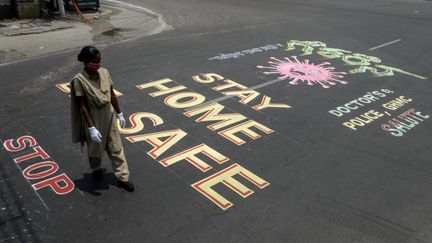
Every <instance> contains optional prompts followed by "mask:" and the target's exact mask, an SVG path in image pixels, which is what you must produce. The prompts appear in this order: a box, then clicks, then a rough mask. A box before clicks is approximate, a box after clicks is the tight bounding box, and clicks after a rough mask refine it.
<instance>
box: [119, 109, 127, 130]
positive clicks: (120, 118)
mask: <svg viewBox="0 0 432 243" xmlns="http://www.w3.org/2000/svg"><path fill="white" fill-rule="evenodd" d="M117 116H118V118H119V121H120V127H121V128H124V127H125V126H126V120H125V118H124V116H123V112H120V113H118V114H117Z"/></svg>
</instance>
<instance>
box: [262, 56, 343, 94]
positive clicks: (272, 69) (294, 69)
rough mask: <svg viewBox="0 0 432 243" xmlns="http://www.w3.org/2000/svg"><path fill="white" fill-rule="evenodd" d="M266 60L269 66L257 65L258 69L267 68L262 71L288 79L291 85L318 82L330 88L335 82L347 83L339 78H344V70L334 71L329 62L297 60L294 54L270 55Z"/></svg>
mask: <svg viewBox="0 0 432 243" xmlns="http://www.w3.org/2000/svg"><path fill="white" fill-rule="evenodd" d="M270 59H271V60H270V61H268V64H269V66H257V68H259V69H267V70H268V71H265V72H263V73H264V74H265V75H273V74H278V75H280V76H279V78H278V79H281V80H285V79H288V80H290V81H289V83H290V84H292V85H298V84H300V83H307V84H308V85H316V84H319V85H321V86H322V87H323V88H326V89H327V88H330V87H331V86H333V85H336V84H338V83H339V84H347V83H348V82H347V81H344V80H340V79H342V78H344V75H345V74H346V73H345V72H335V71H334V69H335V68H334V67H330V66H329V65H330V63H328V62H324V63H321V64H318V65H315V64H313V63H310V62H309V60H307V59H305V60H304V61H299V60H298V59H297V57H296V56H291V58H289V57H285V58H284V59H283V60H279V59H277V58H275V57H271V58H270Z"/></svg>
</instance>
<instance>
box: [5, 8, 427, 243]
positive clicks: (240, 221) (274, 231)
mask: <svg viewBox="0 0 432 243" xmlns="http://www.w3.org/2000/svg"><path fill="white" fill-rule="evenodd" d="M129 3H131V4H136V5H140V6H144V7H146V8H149V9H152V10H153V11H155V12H157V13H160V14H162V15H163V16H164V18H165V20H166V21H167V22H168V24H170V25H171V26H172V27H173V30H171V31H167V32H164V33H162V34H159V35H155V36H151V37H145V38H141V39H138V40H134V41H130V42H124V43H120V44H115V45H111V46H108V47H105V48H102V49H101V50H102V59H103V65H104V66H105V67H106V68H108V69H109V70H110V72H111V75H112V77H113V79H114V84H115V88H116V90H118V91H119V92H121V93H122V94H123V95H122V96H120V97H119V102H120V106H121V107H122V110H123V113H124V114H126V115H127V116H132V115H134V114H136V113H139V112H146V114H147V116H149V114H153V115H151V116H152V117H153V121H152V120H151V119H148V118H143V119H142V121H143V124H144V127H141V130H140V129H138V128H137V129H136V130H135V131H131V130H126V131H128V132H129V133H128V134H126V133H125V134H123V135H122V137H123V145H124V148H125V151H126V156H127V159H128V162H129V167H130V170H131V181H132V182H134V183H135V185H136V187H137V189H136V191H135V192H133V193H128V192H126V191H124V190H121V189H119V188H118V187H116V185H115V177H114V175H113V173H112V169H111V168H110V163H109V161H108V159H107V158H105V161H104V167H105V168H106V171H105V175H104V180H103V181H99V182H98V181H95V180H94V179H93V178H92V177H91V174H90V169H89V167H88V164H87V161H86V155H85V153H81V151H80V147H79V145H77V144H72V143H71V138H70V122H69V120H70V115H69V114H70V110H69V109H70V107H69V97H68V94H67V93H64V92H62V91H61V90H60V89H58V88H57V87H56V84H59V83H63V82H67V81H68V80H70V79H71V78H72V77H73V75H74V74H75V73H77V72H79V71H80V69H81V66H80V64H79V63H77V62H76V54H77V53H75V52H73V51H71V52H67V53H61V54H55V55H51V56H49V57H44V58H39V59H34V60H29V61H25V62H20V63H15V64H11V65H8V66H3V67H0V76H1V86H2V87H1V89H0V116H1V123H0V129H1V130H0V138H1V140H2V142H3V143H4V146H3V148H2V150H1V151H0V162H1V163H0V166H1V167H0V182H1V183H0V197H1V200H0V215H1V216H0V237H1V239H2V240H4V241H17V242H19V241H21V242H30V241H33V242H38V241H41V242H59V241H66V242H391V243H394V242H432V207H431V205H432V190H431V189H430V185H431V183H432V163H431V161H430V158H431V156H432V151H431V149H430V137H431V136H432V123H431V118H430V117H429V115H432V105H431V101H432V98H431V96H430V90H431V88H432V85H431V84H430V80H431V77H432V72H431V69H430V63H431V62H432V58H431V54H432V52H431V48H430V45H431V43H432V34H431V30H432V22H431V21H432V5H431V4H432V3H431V2H430V1H420V0H418V1H387V0H380V1H376V0H374V1H372V0H366V1H352V0H345V1H334V0H333V1H329V0H315V1H300V0H298V1H291V0H286V1H282V0H279V1H278V0H268V1H255V0H254V1H252V0H249V1H246V0H237V1H228V0H213V1H202V0H200V1H198V0H195V1H192V0H181V1H179V0H169V1H156V0H147V1H145V3H143V2H141V1H130V2H129ZM272 58H275V59H272ZM307 60H308V61H307ZM269 61H270V62H271V63H269ZM216 74H217V75H216ZM204 75H206V76H204ZM162 79H170V80H165V81H166V83H165V85H166V87H169V88H170V87H174V86H180V85H181V86H184V89H183V90H178V91H174V92H172V93H169V94H163V95H159V96H157V95H156V96H155V97H153V96H151V95H149V94H150V93H153V92H156V91H157V88H156V87H152V86H151V85H147V86H148V87H147V88H143V86H141V87H142V88H143V89H139V88H138V87H137V86H139V85H142V84H146V83H150V82H154V81H158V80H162ZM228 84H231V86H229V85H228ZM223 85H225V86H223ZM231 91H237V92H231ZM254 91H255V92H254ZM184 92H187V93H184ZM181 93H183V96H181V95H182V94H181ZM182 97H183V98H182ZM216 102H217V103H218V104H220V106H219V107H220V108H223V109H222V110H220V114H228V113H231V114H232V115H231V116H225V118H226V119H227V118H232V119H235V118H238V120H234V121H233V122H232V123H230V120H225V123H222V122H223V121H224V120H220V119H222V118H221V117H220V116H219V118H218V117H217V116H216V115H215V113H213V116H212V115H211V114H207V116H204V114H205V112H203V113H199V112H198V111H196V110H197V109H198V108H201V111H203V109H204V108H205V107H206V106H203V104H204V105H207V107H209V105H212V104H213V105H214V104H215V103H216ZM214 106H216V105H214ZM204 110H205V109H204ZM194 111H195V113H194ZM155 117H157V118H159V120H158V119H156V118H155ZM155 119H156V120H155ZM212 119H213V120H212ZM218 119H219V120H218ZM138 123H139V122H138ZM138 123H137V124H138ZM153 123H156V125H154V124H153ZM240 124H242V125H240ZM211 125H213V126H211ZM128 127H131V123H130V122H129V123H128ZM162 132H165V133H162ZM142 134H147V135H148V134H152V135H153V137H150V138H149V136H147V139H153V140H152V141H150V142H148V141H144V140H142V141H137V140H139V137H137V135H142ZM172 134H177V135H176V137H175V139H174V138H173V137H174V136H173V135H172ZM170 135H172V136H170ZM182 135H184V136H183V137H182ZM22 136H31V137H33V138H34V139H35V141H31V140H30V139H29V140H22V141H21V143H22V144H21V145H23V146H22V147H24V146H25V148H24V149H22V150H20V144H19V143H18V142H17V140H16V139H18V138H20V137H22ZM132 136H134V138H135V140H133V139H131V137H132ZM179 137H180V138H181V139H179ZM27 138H29V137H27ZM127 138H129V139H127ZM141 138H142V137H141ZM10 139H14V140H12V142H11V143H10V144H9V146H7V144H8V142H7V141H8V140H9V141H11V140H10ZM156 139H159V145H155V141H156V142H157V140H156ZM31 142H33V143H31ZM151 142H152V143H151ZM152 144H153V145H152ZM203 144H205V145H203ZM198 145H201V146H200V147H197V146H198ZM37 146H39V147H37ZM155 146H156V147H157V146H159V147H162V149H155ZM37 148H42V149H43V150H44V151H45V152H46V153H47V154H48V155H46V156H44V158H42V157H41V156H37V155H35V156H33V157H34V158H30V157H25V156H26V155H28V154H31V153H34V151H40V150H37ZM191 148H195V149H194V150H190V149H191ZM35 149H36V150H35ZM165 149H166V150H165ZM200 149H201V150H200ZM8 150H9V151H8ZM18 150H19V151H18ZM155 151H156V152H155ZM185 151H189V154H187V153H185ZM191 151H192V152H191ZM193 152H195V153H193ZM185 154H186V155H189V158H188V160H186V159H187V156H183V157H182V155H185ZM193 155H195V156H196V157H192V156H193ZM23 156H24V157H23ZM43 161H54V162H55V164H56V165H58V170H56V171H55V172H54V169H55V167H56V166H55V165H53V163H49V162H48V163H46V164H43V165H45V166H43V167H42V165H41V164H40V162H43ZM39 166H40V167H39ZM32 169H33V170H32ZM23 171H24V172H23ZM63 173H64V174H63ZM62 175H63V177H61V176H62ZM25 176H26V177H27V178H28V179H26V178H25ZM66 176H67V177H66ZM53 178H54V179H53ZM56 178H57V180H59V179H64V180H66V181H67V179H66V178H70V180H71V181H73V183H74V186H75V187H74V189H73V190H67V189H68V188H67V187H66V186H67V185H68V183H60V184H59V188H57V192H60V193H61V192H63V193H64V194H63V195H59V194H57V193H56V192H55V190H53V189H52V188H51V189H50V186H49V182H51V183H53V182H54V181H55V179H56ZM50 179H51V181H49V180H50ZM47 180H48V182H47ZM44 182H45V183H44ZM51 185H53V184H51ZM61 188H63V191H62V189H61Z"/></svg>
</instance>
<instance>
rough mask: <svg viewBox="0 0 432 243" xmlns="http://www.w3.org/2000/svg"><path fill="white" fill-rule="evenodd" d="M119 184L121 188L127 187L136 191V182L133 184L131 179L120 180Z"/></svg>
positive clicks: (128, 189) (126, 188)
mask: <svg viewBox="0 0 432 243" xmlns="http://www.w3.org/2000/svg"><path fill="white" fill-rule="evenodd" d="M118 186H119V187H120V188H123V189H125V190H126V191H128V192H133V191H135V186H134V184H132V182H129V181H118Z"/></svg>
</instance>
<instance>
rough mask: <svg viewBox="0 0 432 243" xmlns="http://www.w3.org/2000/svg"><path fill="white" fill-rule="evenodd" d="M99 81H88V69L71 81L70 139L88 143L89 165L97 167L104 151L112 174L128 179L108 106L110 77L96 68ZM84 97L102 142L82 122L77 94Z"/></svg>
mask: <svg viewBox="0 0 432 243" xmlns="http://www.w3.org/2000/svg"><path fill="white" fill-rule="evenodd" d="M98 73H99V80H98V81H93V80H90V78H89V75H88V74H87V72H85V71H83V72H82V73H80V74H78V75H76V76H75V77H74V79H73V80H72V82H71V98H72V101H71V102H72V138H73V142H79V141H81V142H83V141H86V143H87V151H88V157H89V163H90V167H91V169H93V170H97V169H99V168H100V166H101V163H102V157H103V152H104V151H106V152H107V154H108V157H109V158H110V159H111V164H112V168H113V169H114V174H115V175H116V177H117V178H118V179H119V180H121V181H128V180H129V169H128V165H127V161H126V158H125V155H124V152H123V146H122V143H121V138H120V133H119V130H118V127H117V125H116V118H115V115H114V108H113V107H112V105H111V87H112V84H113V83H112V80H111V77H110V75H109V73H108V70H106V69H104V68H99V70H98ZM80 96H85V97H86V98H87V101H88V104H89V108H90V110H89V112H90V115H91V118H92V120H93V123H94V126H95V127H96V129H97V130H98V131H99V132H100V134H101V135H102V138H101V140H102V141H101V142H100V143H97V142H93V141H91V139H90V133H89V131H88V125H87V123H86V122H85V121H84V118H83V115H82V114H81V110H80V109H79V107H77V106H78V102H77V99H76V97H80Z"/></svg>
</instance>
